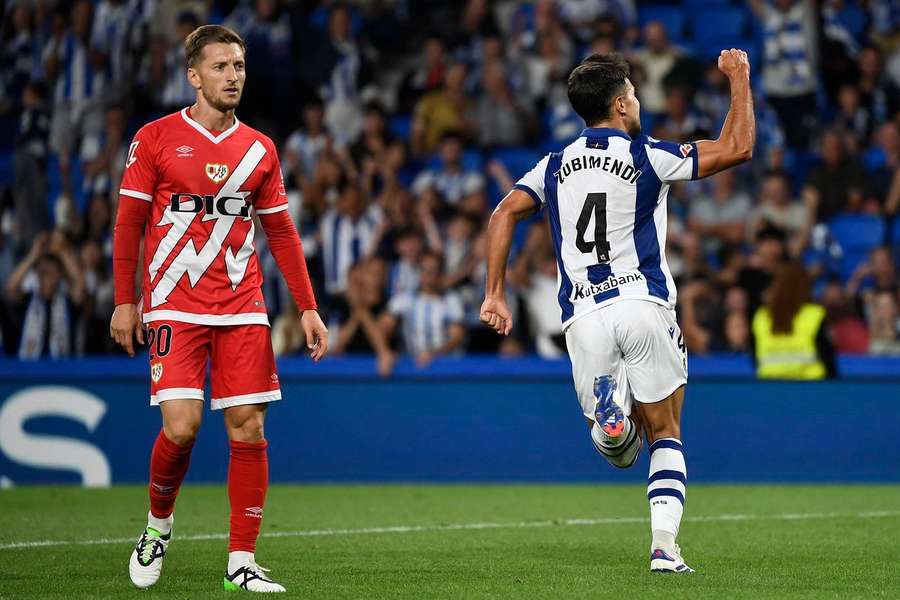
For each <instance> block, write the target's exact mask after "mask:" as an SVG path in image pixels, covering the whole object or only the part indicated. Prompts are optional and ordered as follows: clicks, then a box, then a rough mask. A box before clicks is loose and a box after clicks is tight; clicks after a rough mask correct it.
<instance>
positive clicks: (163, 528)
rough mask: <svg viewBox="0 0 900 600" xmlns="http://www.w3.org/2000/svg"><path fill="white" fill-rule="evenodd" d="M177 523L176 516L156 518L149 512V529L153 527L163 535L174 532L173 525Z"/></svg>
mask: <svg viewBox="0 0 900 600" xmlns="http://www.w3.org/2000/svg"><path fill="white" fill-rule="evenodd" d="M174 522H175V514H174V513H172V514H171V515H169V516H168V517H165V518H160V517H154V516H153V513H152V512H150V511H147V527H152V528H153V529H155V530H157V531H158V532H160V533H161V534H163V535H165V534H167V533H169V532H170V531H172V524H173V523H174Z"/></svg>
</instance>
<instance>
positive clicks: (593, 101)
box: [568, 52, 631, 126]
mask: <svg viewBox="0 0 900 600" xmlns="http://www.w3.org/2000/svg"><path fill="white" fill-rule="evenodd" d="M630 75H631V68H630V67H629V66H628V61H626V60H625V57H624V56H622V55H621V54H618V53H616V52H613V53H610V54H591V55H590V56H588V57H587V58H585V59H584V60H583V61H581V64H580V65H578V66H577V67H575V68H574V69H573V70H572V72H571V73H570V74H569V82H568V83H569V102H570V103H571V104H572V108H573V109H575V112H576V113H578V116H579V117H581V118H582V119H584V122H585V123H586V124H587V125H588V126H590V125H593V124H595V123H597V122H598V121H602V120H604V119H608V118H609V109H610V105H611V104H612V101H613V98H615V97H616V96H617V95H618V94H621V93H622V92H623V91H624V88H625V80H626V79H628V77H629V76H630Z"/></svg>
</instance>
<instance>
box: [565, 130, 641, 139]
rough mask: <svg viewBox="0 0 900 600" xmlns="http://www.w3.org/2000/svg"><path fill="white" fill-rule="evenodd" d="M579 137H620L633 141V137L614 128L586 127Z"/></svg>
mask: <svg viewBox="0 0 900 600" xmlns="http://www.w3.org/2000/svg"><path fill="white" fill-rule="evenodd" d="M578 137H586V138H588V139H591V140H593V139H598V138H603V139H605V138H611V137H620V138H625V139H626V140H628V141H631V136H629V135H628V134H627V133H625V132H624V131H622V130H621V129H613V128H612V127H586V128H584V129H582V130H581V135H580V136H578Z"/></svg>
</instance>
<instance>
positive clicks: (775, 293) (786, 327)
mask: <svg viewBox="0 0 900 600" xmlns="http://www.w3.org/2000/svg"><path fill="white" fill-rule="evenodd" d="M811 287H812V283H811V281H810V279H809V275H807V273H806V269H804V268H803V265H801V264H800V263H798V262H789V263H786V264H783V265H781V266H780V267H778V270H777V271H776V272H775V279H774V280H773V281H772V287H771V288H770V289H769V300H768V302H766V305H767V307H768V309H769V314H770V315H771V317H772V333H791V331H792V330H793V329H794V317H795V316H796V315H797V313H798V312H800V308H801V307H802V306H803V305H804V304H805V303H807V302H809V299H810V288H811Z"/></svg>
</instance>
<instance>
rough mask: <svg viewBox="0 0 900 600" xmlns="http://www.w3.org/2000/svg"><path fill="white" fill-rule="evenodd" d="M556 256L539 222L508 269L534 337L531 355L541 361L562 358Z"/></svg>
mask: <svg viewBox="0 0 900 600" xmlns="http://www.w3.org/2000/svg"><path fill="white" fill-rule="evenodd" d="M556 269H557V267H556V254H555V252H554V250H553V242H552V241H551V239H550V230H549V229H548V228H547V224H546V223H544V222H543V221H539V222H537V223H535V224H534V225H532V226H531V229H529V230H528V237H527V239H526V241H525V245H524V247H523V248H522V252H521V253H520V254H519V256H517V257H516V260H515V262H514V263H513V266H512V268H511V269H510V273H509V279H510V281H512V282H513V283H515V284H516V286H517V288H518V291H519V295H520V296H521V299H522V302H523V304H524V309H525V312H526V314H527V315H528V327H529V330H530V332H531V334H532V335H533V336H534V344H535V351H536V352H537V353H538V355H539V356H541V357H543V358H560V357H562V356H564V355H565V354H566V340H565V336H564V335H563V331H562V324H561V322H560V318H559V300H558V299H557V295H558V294H559V285H558V282H557V271H556Z"/></svg>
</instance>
